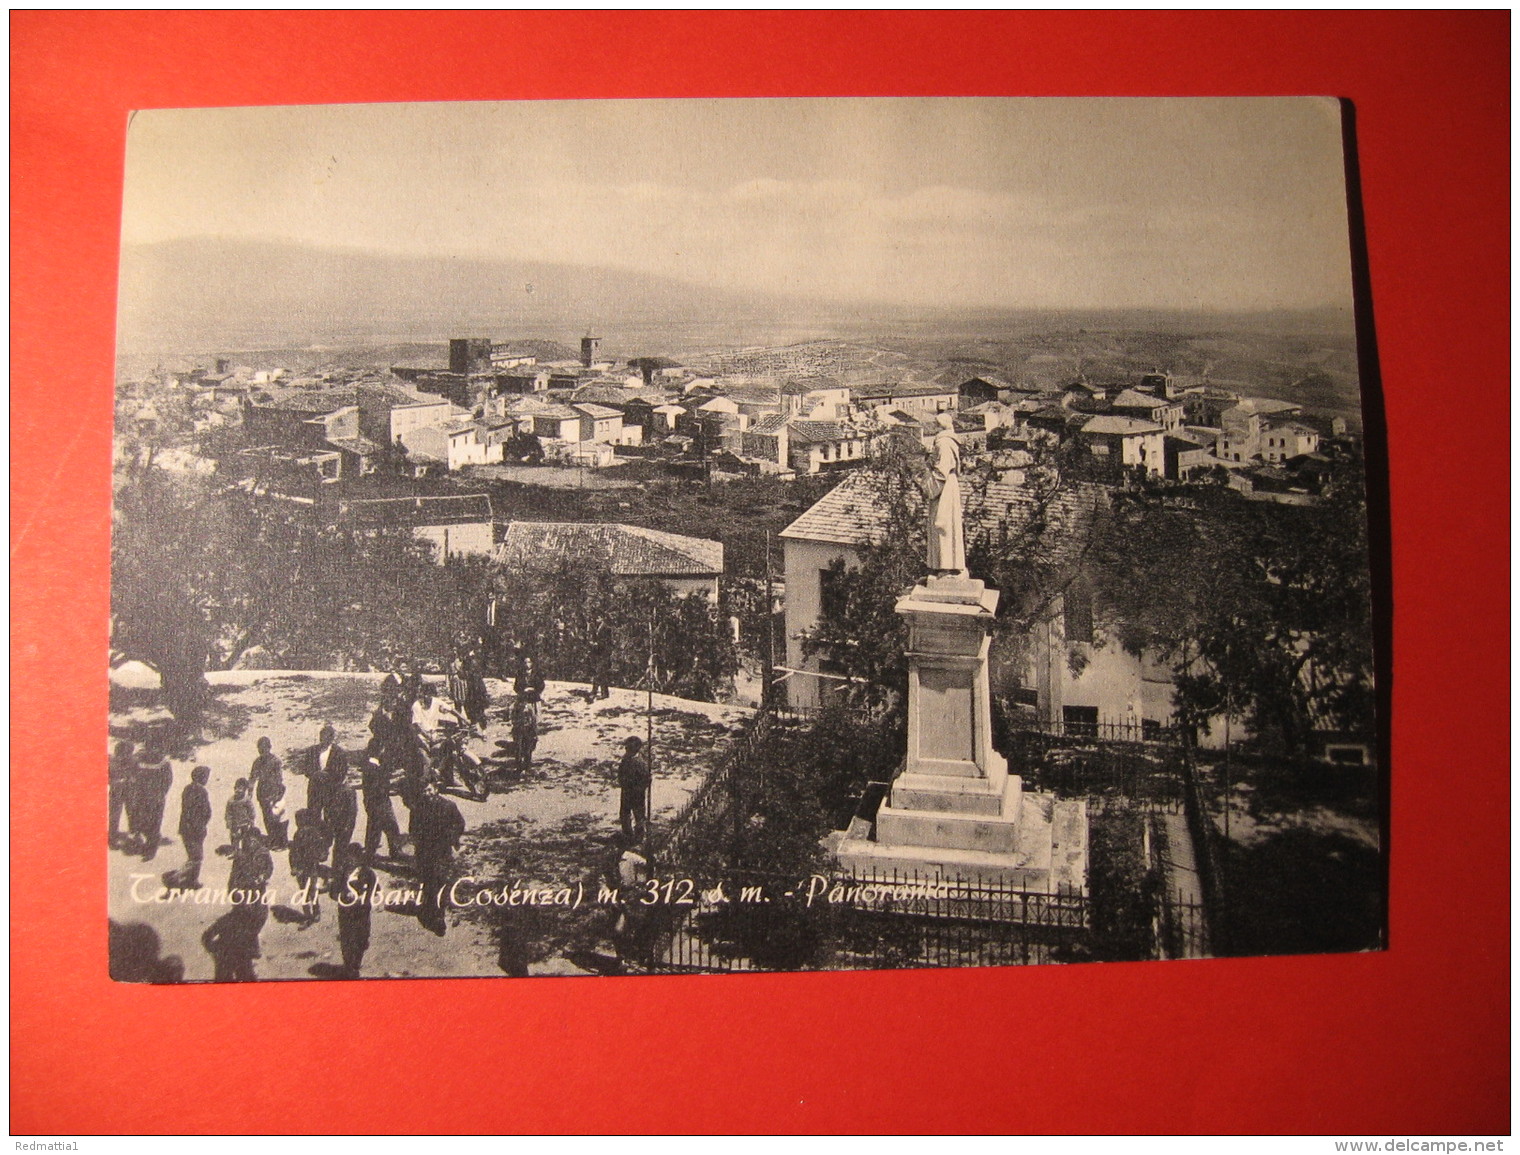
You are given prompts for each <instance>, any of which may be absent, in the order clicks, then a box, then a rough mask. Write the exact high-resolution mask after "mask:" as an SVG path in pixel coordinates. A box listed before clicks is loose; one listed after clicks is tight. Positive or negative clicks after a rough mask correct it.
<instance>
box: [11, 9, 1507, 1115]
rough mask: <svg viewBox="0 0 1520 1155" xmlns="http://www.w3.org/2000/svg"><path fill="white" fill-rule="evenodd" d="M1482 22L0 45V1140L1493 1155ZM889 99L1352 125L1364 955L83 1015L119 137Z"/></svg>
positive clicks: (202, 998) (1498, 1109) (1502, 935)
mask: <svg viewBox="0 0 1520 1155" xmlns="http://www.w3.org/2000/svg"><path fill="white" fill-rule="evenodd" d="M1508 20H1509V17H1508V14H1507V13H1498V12H1490V13H1457V14H1435V15H1432V14H1409V15H1404V14H1400V15H1389V14H1361V13H1341V14H1326V15H1318V14H1316V15H1304V14H1289V13H1266V14H1262V13H1242V14H1224V15H1220V14H1166V13H1128V14H1103V15H1090V14H1069V13H1064V14H1033V15H1029V14H958V15H933V14H921V13H920V14H913V13H909V14H889V15H881V14H849V13H813V14H800V15H797V14H744V13H738V14H723V13H703V14H685V13H666V14H583V13H555V14H541V13H540V14H531V13H530V14H521V13H517V14H513V13H508V14H458V13H455V14H443V15H437V14H417V13H387V14H378V15H377V14H344V13H322V14H310V13H253V14H250V13H217V14H207V13H174V14H163V13H157V14H154V13H148V14H101V15H97V14H79V13H59V12H54V13H38V12H31V13H20V14H13V15H12V17H11V29H12V40H11V57H12V108H11V133H12V135H11V148H12V160H13V164H12V175H11V212H12V226H13V229H12V242H11V243H12V294H13V295H12V369H13V377H12V385H13V396H12V427H11V437H12V445H11V453H12V514H11V516H12V523H11V534H12V567H13V568H12V596H13V601H12V606H13V609H12V617H13V623H12V624H13V634H12V661H13V685H12V711H13V713H12V719H13V722H12V724H13V730H12V765H13V770H14V775H13V780H12V794H11V799H12V814H13V828H12V830H13V843H12V925H11V939H12V943H11V950H12V955H11V962H12V968H13V969H12V988H11V990H12V1019H11V1023H12V1026H11V1030H12V1039H13V1048H12V1069H11V1070H12V1091H11V1095H12V1100H11V1101H12V1111H13V1114H12V1127H13V1129H14V1130H16V1131H19V1132H23V1133H26V1132H51V1133H54V1134H57V1133H70V1132H73V1133H78V1132H96V1131H128V1132H133V1131H173V1132H198V1131H223V1130H229V1129H230V1130H248V1131H264V1130H269V1129H278V1130H282V1131H284V1130H294V1131H316V1130H332V1131H431V1130H442V1131H466V1132H474V1131H492V1130H512V1131H542V1130H550V1131H553V1130H574V1131H583V1130H614V1131H623V1130H630V1129H632V1130H659V1131H686V1130H742V1131H757V1130H758V1131H766V1130H787V1131H790V1130H805V1131H819V1130H892V1131H897V1130H935V1131H939V1130H947V1131H961V1130H966V1131H1032V1132H1057V1133H1061V1132H1069V1131H1162V1132H1169V1131H1179V1132H1189V1131H1237V1130H1238V1131H1268V1132H1276V1131H1294V1132H1298V1131H1311V1132H1323V1131H1330V1132H1349V1133H1364V1132H1375V1133H1377V1134H1380V1135H1387V1134H1390V1133H1400V1132H1404V1133H1410V1132H1414V1133H1420V1132H1489V1133H1492V1132H1503V1131H1507V1130H1508V1128H1509V1103H1508V1086H1509V1046H1508V1044H1509V966H1508V962H1509V914H1508V911H1509V892H1508V887H1509V840H1508V837H1507V822H1506V817H1507V815H1508V812H1509V791H1508V749H1507V740H1506V739H1507V733H1506V730H1507V727H1506V725H1505V719H1506V718H1507V717H1508V701H1507V699H1508V667H1507V664H1506V653H1505V639H1506V633H1507V629H1506V626H1507V623H1508V599H1507V580H1506V579H1507V576H1508V564H1507V557H1508V535H1507V531H1506V521H1505V517H1504V512H1505V504H1506V503H1505V496H1506V493H1507V487H1506V472H1505V465H1506V461H1507V451H1508V434H1507V429H1506V427H1507V425H1508V421H1507V417H1508V396H1507V394H1508V345H1509V342H1508V327H1507V318H1508V312H1509V305H1508V296H1507V285H1508V251H1509V245H1508V171H1509V169H1508V165H1509V155H1508V119H1509V117H1508V75H1509V74H1508V50H1509V23H1508ZM921 93H922V94H941V95H1039V94H1062V95H1104V94H1129V95H1188V94H1208V95H1215V94H1241V95H1262V94H1327V95H1335V96H1345V97H1350V98H1351V99H1352V100H1354V101H1355V103H1356V107H1357V126H1358V136H1359V142H1360V163H1361V175H1362V183H1363V189H1364V202H1365V211H1366V231H1367V241H1368V251H1369V257H1370V261H1369V266H1370V270H1371V284H1372V292H1373V299H1374V302H1375V306H1376V322H1377V332H1378V337H1379V353H1380V358H1381V367H1382V377H1383V386H1384V390H1385V393H1386V405H1387V418H1388V431H1389V457H1390V468H1391V506H1392V517H1393V533H1394V540H1393V560H1394V572H1393V581H1394V588H1395V596H1396V601H1395V615H1394V618H1395V624H1394V629H1395V652H1394V669H1395V685H1394V691H1393V700H1394V720H1393V724H1394V730H1393V762H1392V765H1393V794H1392V797H1393V804H1392V808H1393V829H1394V838H1393V841H1392V899H1391V902H1392V933H1391V944H1392V947H1391V949H1390V950H1389V951H1387V952H1386V953H1381V954H1368V955H1356V956H1342V957H1336V956H1325V957H1301V958H1271V959H1250V960H1220V961H1210V962H1202V963H1171V964H1133V965H1106V966H1081V967H1065V968H1062V967H1047V968H1011V969H1004V970H944V971H917V972H897V973H870V974H814V975H777V976H754V977H712V978H690V979H678V978H660V979H625V980H621V981H604V982H582V981H575V980H567V979H543V980H537V981H534V982H529V983H522V982H508V981H504V980H454V981H430V982H389V983H361V984H331V985H329V984H323V983H317V982H313V983H301V984H278V985H269V986H263V987H249V988H227V987H211V986H202V987H186V988H183V989H167V988H153V987H144V986H129V985H115V984H113V983H111V982H110V981H109V979H108V978H107V977H106V960H105V940H106V920H105V918H104V917H103V916H104V911H103V909H102V908H103V905H104V899H103V895H104V893H105V879H104V872H105V864H106V855H105V853H104V848H103V845H102V839H101V837H100V832H101V819H102V811H103V802H104V789H103V785H100V784H101V778H102V776H101V762H102V760H103V753H104V749H105V730H104V720H105V710H106V681H105V662H104V658H105V651H106V637H107V615H106V593H107V572H108V571H107V556H108V532H109V464H108V463H109V448H110V446H109V438H110V423H111V390H112V381H113V339H114V335H113V324H114V305H115V270H116V258H117V243H118V238H117V228H118V218H119V212H120V198H121V172H122V149H123V140H124V129H125V125H126V117H127V112H128V110H130V109H133V108H140V107H185V106H197V105H233V104H270V103H322V102H340V101H341V102H353V101H397V100H484V99H501V98H514V97H618V96H714V95H718V96H772V95H809V94H819V95H914V94H921ZM229 179H236V175H235V174H229ZM450 1088H452V1090H449V1089H450Z"/></svg>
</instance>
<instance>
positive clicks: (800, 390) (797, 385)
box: [781, 374, 840, 396]
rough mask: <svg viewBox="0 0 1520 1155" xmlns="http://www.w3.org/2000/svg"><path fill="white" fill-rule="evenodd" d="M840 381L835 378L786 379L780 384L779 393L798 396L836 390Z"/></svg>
mask: <svg viewBox="0 0 1520 1155" xmlns="http://www.w3.org/2000/svg"><path fill="white" fill-rule="evenodd" d="M838 388H840V381H839V378H837V377H826V376H823V375H821V374H820V375H819V376H817V377H788V378H787V379H786V380H785V381H783V382H781V392H783V393H785V394H787V395H789V396H799V395H803V394H807V393H814V392H816V391H818V390H820V389H838Z"/></svg>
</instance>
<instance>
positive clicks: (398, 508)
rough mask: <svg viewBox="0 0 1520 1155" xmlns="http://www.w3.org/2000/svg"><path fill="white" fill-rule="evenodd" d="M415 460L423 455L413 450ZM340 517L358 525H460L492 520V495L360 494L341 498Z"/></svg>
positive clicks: (339, 518)
mask: <svg viewBox="0 0 1520 1155" xmlns="http://www.w3.org/2000/svg"><path fill="white" fill-rule="evenodd" d="M411 456H412V458H413V460H416V459H417V458H418V457H420V456H422V455H421V454H416V453H414V454H412V455H411ZM338 520H339V521H347V522H352V523H355V524H358V525H401V526H422V525H460V524H463V523H466V522H471V523H473V522H482V521H487V522H488V521H490V520H491V498H490V497H489V496H488V495H487V494H484V493H448V494H433V495H417V496H413V497H361V498H350V499H348V500H345V501H342V502H339V504H338Z"/></svg>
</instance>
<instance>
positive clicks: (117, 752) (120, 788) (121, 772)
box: [109, 741, 137, 850]
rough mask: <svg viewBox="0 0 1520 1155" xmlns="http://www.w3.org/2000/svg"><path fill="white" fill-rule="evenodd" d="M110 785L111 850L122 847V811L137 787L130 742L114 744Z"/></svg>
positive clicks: (134, 750) (135, 760) (134, 747)
mask: <svg viewBox="0 0 1520 1155" xmlns="http://www.w3.org/2000/svg"><path fill="white" fill-rule="evenodd" d="M109 766H110V771H109V773H110V784H111V849H113V850H114V849H116V848H117V847H118V846H124V845H126V843H127V840H128V836H127V834H126V833H125V832H123V830H122V828H121V816H122V812H123V811H128V817H129V818H130V808H129V807H128V805H127V803H128V802H129V801H130V800H131V795H132V791H133V790H134V789H136V786H137V747H136V746H134V745H133V744H132V743H131V742H127V741H121V742H118V743H116V747H115V749H114V750H113V751H112V753H111V761H110V763H109Z"/></svg>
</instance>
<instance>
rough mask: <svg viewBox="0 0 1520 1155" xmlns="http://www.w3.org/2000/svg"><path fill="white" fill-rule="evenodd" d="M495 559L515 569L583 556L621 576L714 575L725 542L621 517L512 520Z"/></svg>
mask: <svg viewBox="0 0 1520 1155" xmlns="http://www.w3.org/2000/svg"><path fill="white" fill-rule="evenodd" d="M495 557H496V560H497V561H498V562H500V563H501V564H502V565H506V566H511V567H513V568H517V569H526V570H544V569H551V570H552V569H555V568H557V567H558V566H559V565H560V564H562V563H564V562H567V561H568V562H579V563H582V564H585V565H589V566H592V567H594V568H596V569H598V570H601V571H603V572H606V573H610V574H613V575H615V576H618V577H710V576H712V575H714V574H720V573H722V572H723V543H722V542H717V541H708V540H706V539H705V538H700V537H686V536H684V535H683V534H679V533H663V532H661V531H659V530H654V529H644V528H643V527H642V526H637V525H622V524H620V523H617V522H558V521H514V522H512V523H511V524H510V525H508V526H507V536H506V539H505V540H504V541H503V542H502V544H501V547H500V548H499V549H498V550H497V551H496V555H495Z"/></svg>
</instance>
